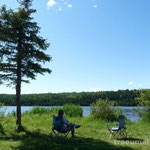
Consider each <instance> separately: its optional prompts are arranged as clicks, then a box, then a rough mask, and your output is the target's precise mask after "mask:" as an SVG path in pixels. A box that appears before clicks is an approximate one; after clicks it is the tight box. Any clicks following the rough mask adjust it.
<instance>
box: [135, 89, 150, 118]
mask: <svg viewBox="0 0 150 150" xmlns="http://www.w3.org/2000/svg"><path fill="white" fill-rule="evenodd" d="M136 101H137V103H138V106H143V108H142V109H135V111H136V112H137V114H138V115H139V116H140V117H143V118H142V119H143V120H145V121H150V90H141V94H140V97H137V98H136Z"/></svg>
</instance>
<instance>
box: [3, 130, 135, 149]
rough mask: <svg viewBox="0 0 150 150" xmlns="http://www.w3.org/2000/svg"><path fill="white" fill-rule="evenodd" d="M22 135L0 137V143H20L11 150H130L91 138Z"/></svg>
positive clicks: (126, 147) (34, 133)
mask: <svg viewBox="0 0 150 150" xmlns="http://www.w3.org/2000/svg"><path fill="white" fill-rule="evenodd" d="M24 132H25V133H24V134H22V135H17V134H12V135H11V136H9V137H0V141H6V140H11V141H20V144H19V146H17V147H15V146H13V147H11V149H13V150H83V149H86V150H132V148H130V147H128V146H118V145H115V144H114V145H113V144H110V143H107V142H105V141H101V140H96V139H93V138H84V137H80V138H78V139H77V140H75V141H73V140H70V139H68V140H67V139H64V138H61V137H57V138H55V137H53V136H52V135H46V134H42V133H40V131H36V132H29V131H24Z"/></svg>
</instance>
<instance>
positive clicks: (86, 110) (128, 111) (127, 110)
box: [2, 106, 142, 122]
mask: <svg viewBox="0 0 150 150" xmlns="http://www.w3.org/2000/svg"><path fill="white" fill-rule="evenodd" d="M41 107H44V108H51V106H41ZM33 108H34V106H22V113H23V112H25V111H30V110H31V109H33ZM82 108H83V117H86V116H88V115H89V114H90V107H89V106H83V107H82ZM115 108H121V109H122V110H123V114H124V115H126V116H127V118H128V119H130V120H131V121H132V122H137V121H138V120H139V119H140V118H139V117H138V116H137V113H136V112H135V111H134V109H135V108H137V107H115ZM2 109H3V110H5V115H7V114H8V113H11V112H12V111H16V106H5V107H3V108H2ZM138 109H142V107H140V108H138Z"/></svg>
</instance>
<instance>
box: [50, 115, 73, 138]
mask: <svg viewBox="0 0 150 150" xmlns="http://www.w3.org/2000/svg"><path fill="white" fill-rule="evenodd" d="M63 126H64V123H63V121H62V118H61V117H59V116H58V117H56V116H53V125H52V132H53V133H54V134H55V135H56V136H58V135H59V134H61V137H62V135H64V137H65V138H67V136H68V134H69V132H70V130H69V131H65V130H64V129H63Z"/></svg>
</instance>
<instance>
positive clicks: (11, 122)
mask: <svg viewBox="0 0 150 150" xmlns="http://www.w3.org/2000/svg"><path fill="white" fill-rule="evenodd" d="M67 119H68V120H70V121H71V122H73V123H77V124H81V127H80V128H79V129H76V130H75V135H76V137H77V138H78V139H77V140H76V141H72V140H71V139H70V138H71V135H69V137H68V139H67V140H66V139H64V138H63V137H62V138H60V139H55V138H54V137H53V136H51V128H52V114H42V115H41V114H40V115H39V114H24V115H23V117H22V125H23V127H24V131H23V132H20V133H18V132H17V127H16V125H15V120H16V118H15V117H13V116H8V117H5V118H3V120H2V121H1V124H2V125H3V128H4V134H3V133H0V150H9V149H10V150H11V149H15V150H33V149H36V150H51V149H52V150H65V149H68V150H69V149H70V150H72V149H73V150H81V149H87V150H101V149H102V150H103V149H105V150H132V149H133V150H149V145H150V132H149V131H150V123H147V122H142V121H139V122H138V123H130V122H127V124H126V126H127V134H128V136H127V140H125V141H124V140H121V141H117V142H116V141H114V140H112V139H110V138H109V132H108V130H107V125H106V124H107V122H106V121H100V120H96V119H93V117H91V116H89V117H86V118H82V117H71V118H70V117H67ZM131 139H132V141H131ZM138 139H140V140H142V141H143V142H142V143H134V142H133V141H136V140H138ZM129 141H130V142H129ZM148 142H149V143H148Z"/></svg>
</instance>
